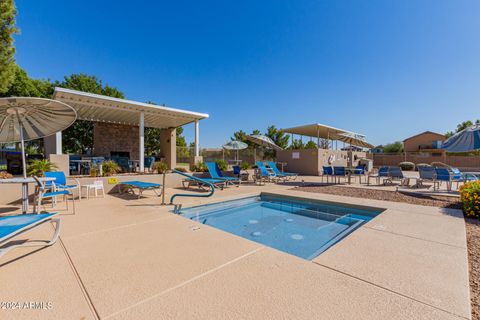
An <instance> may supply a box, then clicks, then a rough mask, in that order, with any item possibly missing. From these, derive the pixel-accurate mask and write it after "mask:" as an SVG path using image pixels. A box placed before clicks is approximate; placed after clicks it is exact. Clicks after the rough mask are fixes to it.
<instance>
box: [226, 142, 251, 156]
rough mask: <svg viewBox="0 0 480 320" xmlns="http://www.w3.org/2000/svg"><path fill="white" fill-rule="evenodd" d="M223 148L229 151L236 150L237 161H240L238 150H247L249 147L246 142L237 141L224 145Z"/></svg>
mask: <svg viewBox="0 0 480 320" xmlns="http://www.w3.org/2000/svg"><path fill="white" fill-rule="evenodd" d="M223 148H224V149H227V150H236V151H237V153H236V154H235V160H237V159H238V150H243V149H247V148H248V145H247V144H246V143H245V142H242V141H236V140H235V141H230V142H228V143H226V144H224V145H223Z"/></svg>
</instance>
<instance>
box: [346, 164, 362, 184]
mask: <svg viewBox="0 0 480 320" xmlns="http://www.w3.org/2000/svg"><path fill="white" fill-rule="evenodd" d="M362 171H363V169H359V168H353V167H346V168H345V172H346V173H347V181H348V184H352V175H353V174H356V173H360V172H362Z"/></svg>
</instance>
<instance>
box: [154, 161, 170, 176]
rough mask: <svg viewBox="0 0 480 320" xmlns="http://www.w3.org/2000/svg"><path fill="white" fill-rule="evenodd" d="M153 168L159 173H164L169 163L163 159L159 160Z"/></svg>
mask: <svg viewBox="0 0 480 320" xmlns="http://www.w3.org/2000/svg"><path fill="white" fill-rule="evenodd" d="M153 169H154V170H157V172H158V173H164V172H165V171H167V170H168V165H167V164H166V163H165V162H163V161H157V162H155V163H154V164H153Z"/></svg>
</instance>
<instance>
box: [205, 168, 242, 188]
mask: <svg viewBox="0 0 480 320" xmlns="http://www.w3.org/2000/svg"><path fill="white" fill-rule="evenodd" d="M205 165H206V166H207V170H208V173H209V174H210V177H211V178H212V179H217V180H224V181H226V184H229V183H230V184H233V183H235V182H236V183H237V184H238V185H237V186H240V183H241V182H240V179H239V178H236V177H225V176H224V175H223V174H222V171H221V170H220V168H219V167H218V164H217V163H216V162H206V163H205Z"/></svg>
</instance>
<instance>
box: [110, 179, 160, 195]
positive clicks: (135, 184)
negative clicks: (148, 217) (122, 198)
mask: <svg viewBox="0 0 480 320" xmlns="http://www.w3.org/2000/svg"><path fill="white" fill-rule="evenodd" d="M118 185H119V192H120V193H121V192H123V191H124V190H123V189H127V191H130V192H131V193H133V194H134V195H135V194H136V193H135V189H138V199H140V197H141V196H142V193H143V192H144V191H146V190H152V191H153V192H155V194H156V195H157V196H159V197H160V195H161V192H160V193H159V190H160V189H162V185H161V184H159V183H152V182H143V181H123V182H120V183H119V184H118Z"/></svg>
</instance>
